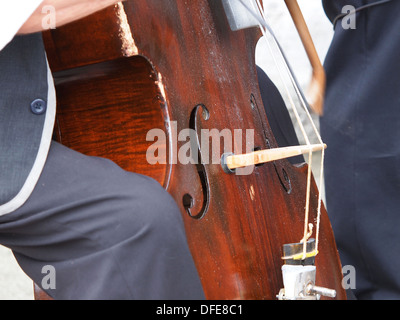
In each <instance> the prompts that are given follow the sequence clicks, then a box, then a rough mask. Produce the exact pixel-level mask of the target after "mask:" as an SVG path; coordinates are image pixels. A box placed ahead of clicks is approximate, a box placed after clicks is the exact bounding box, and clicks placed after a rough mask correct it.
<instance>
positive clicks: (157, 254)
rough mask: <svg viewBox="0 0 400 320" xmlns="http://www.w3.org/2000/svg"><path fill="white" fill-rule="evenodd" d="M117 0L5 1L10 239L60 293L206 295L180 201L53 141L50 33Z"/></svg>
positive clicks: (3, 228)
mask: <svg viewBox="0 0 400 320" xmlns="http://www.w3.org/2000/svg"><path fill="white" fill-rule="evenodd" d="M116 2H117V1H115V0H95V1H94V0H44V1H42V0H18V1H2V2H1V4H0V26H1V29H0V30H1V31H0V50H1V51H0V70H1V73H0V92H1V95H0V111H1V117H0V243H1V244H2V245H5V246H7V247H9V248H11V249H12V250H13V252H14V255H15V257H16V259H17V261H18V263H19V264H20V266H21V267H22V269H23V270H24V271H25V272H26V273H27V274H28V275H29V276H30V277H31V278H32V279H33V280H34V281H35V282H36V283H37V284H38V285H41V284H42V279H43V277H44V274H42V270H49V269H46V268H47V267H48V266H50V267H51V268H53V269H51V270H55V272H56V274H55V279H54V280H55V281H54V284H52V285H51V286H50V288H45V289H46V292H47V293H48V294H49V295H50V296H51V297H53V298H55V299H203V298H204V294H203V290H202V287H201V284H200V281H199V278H198V274H197V271H196V269H195V266H194V263H193V260H192V257H191V254H190V252H189V249H188V246H187V243H186V237H185V232H184V228H183V223H182V221H181V215H180V213H179V210H178V208H177V206H176V204H175V202H174V200H173V199H172V197H170V196H169V194H168V193H167V192H166V191H165V190H164V189H163V188H162V187H161V186H160V185H159V184H158V183H156V182H155V181H153V180H152V179H150V178H148V177H144V176H141V175H138V174H134V173H130V172H126V171H123V170H122V169H121V168H119V167H117V166H116V165H115V164H114V163H112V162H111V161H109V160H106V159H100V158H96V157H87V156H85V155H82V154H79V153H77V152H74V151H72V150H70V149H68V148H65V147H63V146H62V145H60V144H57V143H55V142H52V141H51V137H52V129H53V124H54V117H55V105H56V102H55V92H54V85H53V81H52V77H51V72H50V70H49V68H48V65H47V61H46V56H45V51H44V47H43V43H42V39H41V34H40V33H39V32H40V31H41V30H42V19H43V14H42V8H43V7H44V6H48V5H50V6H52V7H53V8H54V9H55V11H56V13H57V19H56V21H57V26H60V25H63V24H66V23H69V22H72V21H74V20H76V19H79V18H82V17H84V16H87V15H89V14H91V13H93V12H96V11H98V10H101V9H103V8H105V7H107V6H110V5H113V4H115V3H116Z"/></svg>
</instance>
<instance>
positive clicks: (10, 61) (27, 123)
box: [0, 34, 56, 215]
mask: <svg viewBox="0 0 400 320" xmlns="http://www.w3.org/2000/svg"><path fill="white" fill-rule="evenodd" d="M0 92H1V96H0V215H4V214H7V213H10V212H12V211H14V210H16V209H18V208H19V207H20V206H22V205H23V204H24V202H25V201H26V200H27V199H28V197H29V196H30V194H31V193H32V191H33V189H34V187H35V185H36V183H37V181H38V178H39V176H40V173H41V171H42V169H43V166H44V164H45V160H46V156H47V153H48V150H49V146H50V142H51V137H52V131H53V125H54V119H55V106H56V103H55V90H54V85H53V80H52V77H51V73H50V71H49V68H48V65H47V60H46V54H45V50H44V46H43V41H42V37H41V34H32V35H24V36H16V37H14V39H13V40H12V41H11V42H10V43H8V45H7V46H6V47H5V48H4V49H3V50H1V51H0Z"/></svg>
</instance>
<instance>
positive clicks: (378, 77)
mask: <svg viewBox="0 0 400 320" xmlns="http://www.w3.org/2000/svg"><path fill="white" fill-rule="evenodd" d="M323 3H324V6H325V10H326V13H327V15H328V17H329V18H330V19H331V21H332V22H334V23H335V36H334V39H333V42H332V45H331V48H330V50H329V52H328V55H327V57H326V62H325V67H326V72H327V95H326V103H325V113H324V116H323V117H322V118H321V133H322V137H323V139H324V141H325V142H326V143H327V145H328V146H329V147H328V149H327V153H326V170H325V171H326V198H327V209H328V213H329V216H330V219H331V222H332V225H333V229H334V232H335V236H336V240H337V244H338V248H339V252H340V255H341V260H342V263H343V265H350V266H353V267H354V268H355V276H356V282H355V283H354V281H353V282H352V283H349V285H353V286H354V285H355V288H354V287H353V288H352V289H354V291H353V292H354V294H355V296H356V298H359V299H399V298H400V274H399V268H400V259H399V258H398V256H399V255H398V254H399V249H398V244H399V243H400V232H399V226H400V214H399V207H400V197H399V194H400V144H399V141H400V131H399V128H400V109H399V107H400V91H399V88H400V59H399V52H400V38H399V30H400V20H399V17H400V1H397V0H392V1H387V0H386V1H377V0H374V1H372V0H324V1H323ZM349 5H350V6H351V7H349ZM345 6H348V7H346V8H345ZM343 9H344V10H343ZM355 10H356V13H354V11H355ZM342 11H343V13H342ZM348 270H351V269H348ZM349 276H350V275H349Z"/></svg>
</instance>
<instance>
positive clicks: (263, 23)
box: [239, 0, 325, 260]
mask: <svg viewBox="0 0 400 320" xmlns="http://www.w3.org/2000/svg"><path fill="white" fill-rule="evenodd" d="M239 1H240V2H241V4H242V5H243V6H244V7H245V8H246V9H247V11H248V12H250V13H251V14H252V16H253V17H254V18H255V19H256V20H257V21H258V23H259V27H260V30H261V32H262V34H263V36H264V38H265V39H266V42H267V45H268V47H269V48H270V51H271V56H272V57H273V60H274V62H275V64H276V66H277V68H278V70H279V69H280V68H279V64H278V62H277V60H276V58H275V55H274V54H273V52H272V48H271V46H270V42H269V41H268V37H267V32H266V31H268V32H269V34H270V35H271V37H272V39H273V42H274V44H275V45H276V46H277V49H278V52H279V53H280V56H281V58H282V60H283V62H284V66H285V67H286V71H287V74H288V76H289V79H290V81H291V83H292V85H293V88H294V90H295V92H296V94H297V96H298V98H299V101H300V104H301V105H302V106H303V109H304V111H305V113H306V115H307V117H308V119H309V121H310V123H311V125H312V128H313V130H314V133H315V134H316V136H317V139H318V140H319V143H320V144H321V145H322V144H323V141H322V138H321V135H320V134H319V132H318V129H317V127H316V125H315V123H314V121H313V119H312V117H311V114H310V112H309V107H308V104H307V101H306V99H305V98H304V95H303V93H302V91H301V89H300V86H299V85H298V83H297V80H296V78H295V76H294V72H293V71H292V69H291V67H290V65H289V62H288V59H287V58H286V57H285V54H284V52H283V50H282V48H281V46H280V44H279V41H278V39H277V37H276V36H275V34H274V32H273V30H272V28H271V27H270V26H269V24H268V22H267V18H266V16H265V14H264V12H263V9H262V6H261V3H260V1H259V0H254V2H255V3H256V6H257V7H258V12H259V13H260V15H258V14H257V12H255V11H254V10H253V8H250V7H249V6H248V5H247V4H246V3H244V1H242V0H239ZM251 3H253V2H251ZM279 76H280V78H281V81H282V83H283V85H284V88H285V91H286V94H287V97H288V99H289V102H290V105H291V108H292V111H293V114H294V115H295V118H296V121H297V123H298V125H299V127H300V130H301V132H302V134H303V137H304V140H305V141H306V144H307V145H310V139H309V138H308V135H307V133H306V130H305V128H304V125H303V122H302V121H301V119H300V116H299V114H298V111H297V108H296V105H295V103H294V101H293V99H292V97H291V95H290V93H289V89H288V87H287V85H286V82H285V81H284V80H283V77H282V74H281V72H279ZM324 159H325V152H324V148H323V149H322V154H321V170H320V181H319V185H320V189H322V185H323V166H324ZM308 165H309V167H308V173H307V189H306V205H305V218H304V236H303V239H302V240H301V242H303V257H302V259H303V260H304V259H306V257H307V240H308V228H309V211H310V196H311V177H312V151H310V152H309V159H308ZM321 208H322V192H321V190H319V195H318V208H317V221H316V223H317V228H316V245H315V254H317V253H318V245H319V236H320V221H321Z"/></svg>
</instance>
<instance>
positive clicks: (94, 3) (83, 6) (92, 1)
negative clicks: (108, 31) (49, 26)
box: [18, 0, 120, 34]
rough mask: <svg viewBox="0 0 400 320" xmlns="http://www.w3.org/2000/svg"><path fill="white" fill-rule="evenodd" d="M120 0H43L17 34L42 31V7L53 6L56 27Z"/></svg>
mask: <svg viewBox="0 0 400 320" xmlns="http://www.w3.org/2000/svg"><path fill="white" fill-rule="evenodd" d="M117 2H120V0H44V1H43V2H42V3H41V4H40V5H39V7H38V8H37V9H36V10H35V11H34V13H33V14H32V15H31V16H30V18H29V19H28V20H27V21H26V22H25V24H24V25H23V26H22V27H21V28H20V29H19V31H18V33H19V34H24V33H33V32H38V31H42V30H43V27H42V19H43V18H44V14H43V13H42V8H43V7H44V6H53V7H54V9H55V12H56V24H57V27H59V26H62V25H64V24H67V23H69V22H72V21H75V20H79V19H81V18H84V17H86V16H88V15H90V14H92V13H94V12H96V11H99V10H101V9H104V8H106V7H108V6H110V5H113V4H116V3H117Z"/></svg>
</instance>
